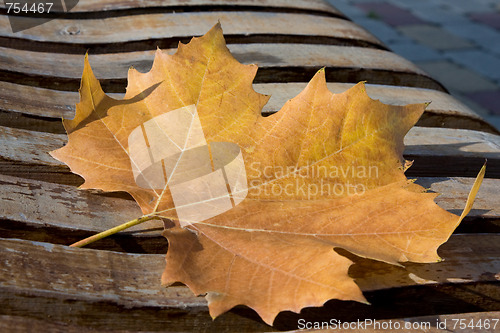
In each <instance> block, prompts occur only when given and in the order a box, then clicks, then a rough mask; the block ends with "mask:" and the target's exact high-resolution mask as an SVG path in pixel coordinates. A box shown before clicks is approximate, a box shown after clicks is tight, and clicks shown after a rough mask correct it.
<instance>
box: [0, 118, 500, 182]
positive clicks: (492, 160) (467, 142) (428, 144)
mask: <svg viewBox="0 0 500 333" xmlns="http://www.w3.org/2000/svg"><path fill="white" fill-rule="evenodd" d="M0 129H1V130H0V140H1V141H2V142H4V144H3V145H1V146H0V173H2V174H8V175H13V176H22V177H28V178H34V179H39V180H46V181H55V182H60V180H59V177H61V176H63V175H66V176H67V177H69V178H66V179H67V180H70V181H71V182H69V183H66V184H75V185H80V184H81V179H80V178H79V177H72V176H71V175H69V176H68V174H69V170H68V169H67V168H66V167H65V166H64V165H63V163H61V162H59V161H57V160H55V159H53V158H52V157H50V156H49V154H48V152H49V151H52V150H54V149H57V148H59V147H62V146H63V145H64V144H65V142H66V140H67V139H66V135H64V134H52V133H42V132H33V131H29V130H23V129H17V128H8V127H0ZM404 142H405V145H406V149H405V151H404V156H405V158H406V159H409V160H414V161H415V162H414V164H413V166H412V167H411V168H410V169H409V170H408V171H407V175H409V176H411V177H415V176H428V177H433V176H434V177H436V176H457V177H458V176H462V177H475V176H476V175H477V172H478V171H479V169H480V168H481V166H482V165H483V164H484V161H485V159H488V168H487V171H486V175H487V177H489V178H500V136H497V135H494V134H489V133H485V132H478V131H472V130H459V129H449V128H427V127H414V128H412V129H411V130H410V131H409V132H408V134H407V135H406V137H405V141H404ZM37 168H38V169H37ZM66 176H65V177H66Z"/></svg>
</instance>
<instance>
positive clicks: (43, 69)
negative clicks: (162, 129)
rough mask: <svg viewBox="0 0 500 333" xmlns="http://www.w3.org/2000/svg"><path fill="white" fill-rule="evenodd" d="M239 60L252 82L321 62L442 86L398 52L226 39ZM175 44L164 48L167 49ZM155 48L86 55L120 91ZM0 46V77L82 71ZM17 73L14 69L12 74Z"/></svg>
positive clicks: (340, 70) (356, 73) (308, 73)
mask: <svg viewBox="0 0 500 333" xmlns="http://www.w3.org/2000/svg"><path fill="white" fill-rule="evenodd" d="M228 47H229V49H230V50H231V52H232V53H233V55H234V56H235V57H236V59H238V60H239V61H240V62H242V63H257V64H258V65H259V67H260V69H259V71H258V72H257V76H256V83H260V82H281V81H283V82H307V81H309V80H310V79H311V78H312V76H313V75H314V73H315V72H316V71H317V70H318V69H320V68H321V67H327V71H326V75H327V80H328V81H336V82H358V81H362V80H367V81H368V82H369V83H379V84H392V85H403V86H406V85H407V86H415V87H423V88H432V89H437V90H442V89H443V88H442V86H441V85H440V84H438V83H437V82H436V81H434V80H433V79H431V78H429V77H428V76H427V74H426V73H425V72H423V71H422V70H421V69H419V68H418V67H417V66H415V65H414V64H412V63H411V62H409V61H408V60H405V59H404V58H402V57H400V56H398V55H396V54H394V53H392V52H388V51H383V50H375V49H369V48H360V47H342V46H336V45H307V46H306V45H303V44H232V45H228ZM173 51H175V50H165V52H169V53H172V52H173ZM154 52H155V51H140V52H126V53H119V54H96V55H91V56H90V62H91V64H92V67H93V70H94V73H95V75H96V77H97V78H98V79H99V80H100V81H101V83H102V84H103V87H104V89H105V91H107V92H123V91H124V88H125V84H126V76H127V72H128V69H129V68H130V66H133V67H135V68H136V69H137V70H139V71H141V72H146V71H149V70H150V69H151V65H152V61H153V57H154ZM41 55H44V54H41V53H39V52H31V51H23V50H14V49H10V48H0V79H1V80H3V81H9V82H15V83H20V84H23V83H26V84H28V85H34V86H39V87H42V88H53V89H59V90H69V91H76V90H77V89H78V87H79V85H80V77H81V73H82V71H83V57H82V56H81V55H75V54H51V56H50V57H47V56H41ZM16 73H17V74H16Z"/></svg>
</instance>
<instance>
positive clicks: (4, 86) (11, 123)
mask: <svg viewBox="0 0 500 333" xmlns="http://www.w3.org/2000/svg"><path fill="white" fill-rule="evenodd" d="M327 84H328V88H329V89H330V90H331V91H332V92H333V93H342V92H344V91H346V90H347V89H349V88H350V87H352V86H353V84H352V83H338V82H328V83H327ZM305 86H306V83H299V82H290V83H257V84H254V89H255V90H256V91H258V92H260V93H263V94H267V95H271V99H270V100H269V102H268V103H267V104H266V105H265V106H264V109H263V110H262V113H263V114H264V115H266V114H271V113H274V112H276V111H278V110H279V109H281V107H282V106H283V105H284V103H285V102H286V101H287V100H289V99H290V98H293V97H295V96H296V95H298V94H299V93H300V91H302V89H304V87H305ZM366 91H367V93H368V95H370V97H371V98H373V99H379V100H380V101H382V102H384V103H386V104H393V105H405V104H412V103H425V102H429V101H430V102H431V104H430V105H429V106H428V107H427V108H426V112H425V115H424V116H423V117H422V119H421V120H420V121H419V123H417V126H425V127H447V128H461V129H472V130H479V131H485V132H489V133H497V134H498V130H496V129H495V128H494V127H493V126H491V125H490V124H488V123H487V122H486V121H484V120H483V119H482V118H481V117H480V116H479V115H477V114H476V113H475V112H474V111H472V110H471V109H470V108H469V107H467V106H466V105H464V104H462V103H461V102H459V101H458V100H456V99H455V98H453V97H452V96H450V95H449V94H446V93H443V92H440V91H436V90H430V89H421V88H410V87H397V86H387V85H376V84H366ZM110 96H111V97H113V98H115V99H122V98H123V94H110ZM78 102H79V96H78V92H76V91H74V92H73V91H60V90H52V89H44V88H39V87H32V86H25V85H20V84H15V83H10V82H1V81H0V110H2V111H10V112H14V113H21V114H25V115H11V116H10V118H9V117H8V114H9V112H4V115H5V116H4V117H0V125H2V126H8V127H19V126H22V127H21V128H25V129H33V130H38V131H42V130H43V125H41V124H37V125H32V127H29V126H28V125H27V122H28V121H29V120H28V118H30V119H34V118H35V119H38V120H39V123H41V122H44V121H45V123H46V127H47V130H49V131H57V132H59V133H63V132H62V131H63V129H62V124H60V123H59V128H58V129H56V128H55V125H53V126H50V125H49V124H47V122H54V118H68V119H71V118H73V117H74V112H75V105H76V103H78ZM27 115H32V116H36V117H29V116H27ZM50 118H52V119H50ZM33 122H34V121H33Z"/></svg>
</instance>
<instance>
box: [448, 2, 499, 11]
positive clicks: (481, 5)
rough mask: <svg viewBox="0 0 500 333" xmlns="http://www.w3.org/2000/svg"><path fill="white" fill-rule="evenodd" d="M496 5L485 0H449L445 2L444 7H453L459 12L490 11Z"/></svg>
mask: <svg viewBox="0 0 500 333" xmlns="http://www.w3.org/2000/svg"><path fill="white" fill-rule="evenodd" d="M493 7H494V5H493V4H492V3H491V2H490V1H487V0H486V1H485V0H451V1H450V0H448V1H446V2H445V3H444V8H448V9H451V10H453V11H455V12H458V13H467V12H473V11H490V10H492V9H493Z"/></svg>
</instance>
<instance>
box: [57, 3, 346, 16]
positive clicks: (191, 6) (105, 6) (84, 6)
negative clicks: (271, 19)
mask: <svg viewBox="0 0 500 333" xmlns="http://www.w3.org/2000/svg"><path fill="white" fill-rule="evenodd" d="M221 6H231V7H235V8H237V9H238V8H239V7H253V8H255V9H259V8H262V9H264V10H265V9H268V10H276V11H284V10H287V9H297V10H304V11H317V12H325V13H330V14H335V15H343V14H342V13H341V12H339V11H338V10H337V9H336V8H334V7H332V6H330V5H329V4H327V3H326V2H325V1H322V0H170V1H164V0H141V1H123V0H104V1H99V0H85V1H80V2H79V3H78V4H77V5H76V6H75V7H74V8H73V9H72V10H71V13H73V12H74V13H85V12H100V11H111V10H126V9H139V8H154V9H159V8H172V7H173V8H175V9H178V8H177V7H181V8H182V9H184V10H185V11H188V10H196V11H198V10H200V7H202V8H203V7H208V8H213V7H221ZM57 9H59V8H57ZM56 12H57V11H56Z"/></svg>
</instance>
